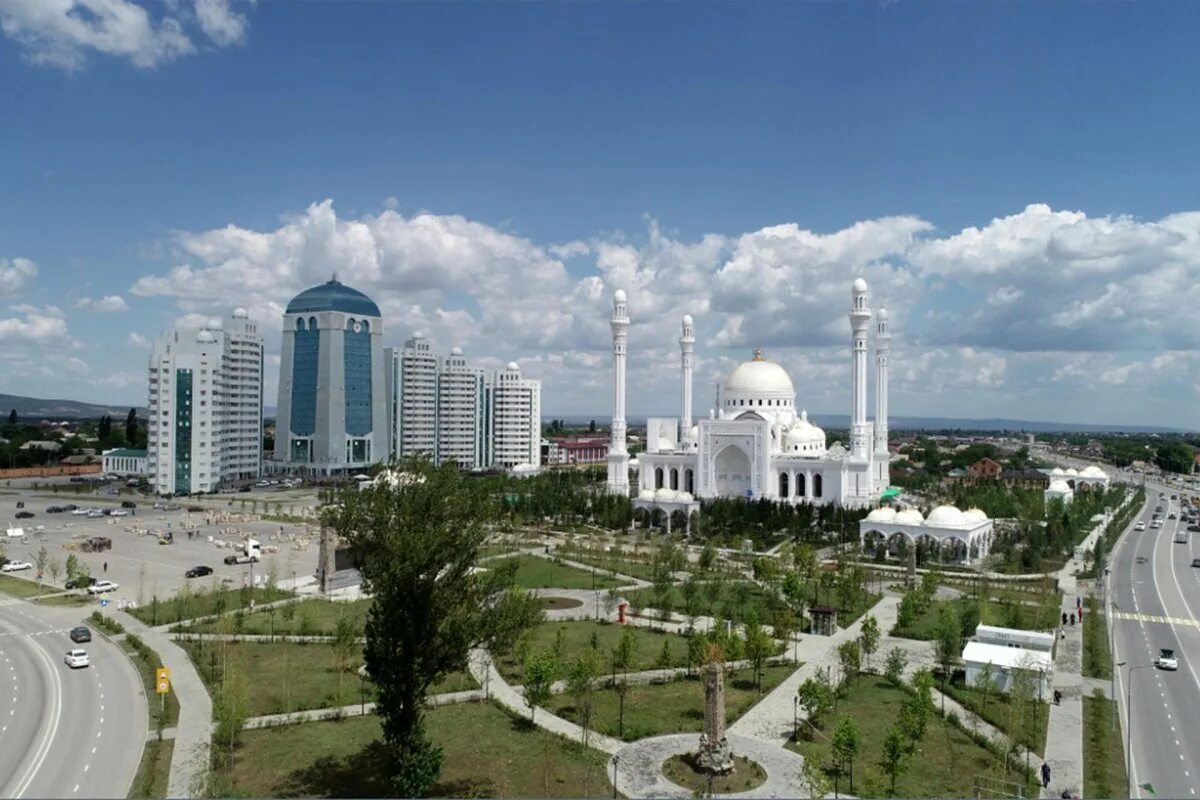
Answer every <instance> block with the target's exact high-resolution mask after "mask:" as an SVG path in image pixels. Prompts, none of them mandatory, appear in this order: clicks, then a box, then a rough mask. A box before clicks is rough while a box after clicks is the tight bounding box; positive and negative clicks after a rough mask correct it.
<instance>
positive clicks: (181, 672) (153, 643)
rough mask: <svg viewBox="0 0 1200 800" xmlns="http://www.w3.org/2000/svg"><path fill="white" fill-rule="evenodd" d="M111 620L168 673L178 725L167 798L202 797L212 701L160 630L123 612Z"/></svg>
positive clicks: (187, 660)
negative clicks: (152, 653)
mask: <svg viewBox="0 0 1200 800" xmlns="http://www.w3.org/2000/svg"><path fill="white" fill-rule="evenodd" d="M112 617H113V619H115V620H116V621H117V622H119V623H121V625H123V626H124V627H125V630H126V631H127V632H128V633H130V634H134V635H136V636H138V637H140V638H141V640H142V641H144V642H145V643H146V644H147V646H149V647H150V648H152V649H153V650H154V651H155V652H156V653H158V655H159V658H161V659H162V665H163V666H164V667H166V668H168V669H169V670H171V691H173V692H174V693H175V697H176V699H178V700H179V722H178V723H176V726H175V750H174V751H173V753H172V755H171V772H170V778H169V779H168V782H167V796H168V797H195V796H197V795H202V794H203V789H204V782H205V780H206V778H207V776H208V764H209V748H210V745H211V740H212V735H211V731H212V724H213V715H212V698H210V697H209V696H208V690H207V689H206V688H205V686H204V681H202V680H201V679H200V674H199V673H198V672H196V668H195V666H194V665H193V664H192V660H191V659H190V658H189V657H188V654H187V653H185V652H184V651H183V649H182V648H181V647H180V646H179V645H177V644H175V642H173V641H171V639H170V638H168V636H167V635H166V634H165V633H163V632H162V631H159V630H156V629H154V628H151V627H150V626H148V625H146V624H145V623H144V622H142V621H141V620H139V619H138V618H137V617H134V616H133V615H132V614H129V613H127V612H125V611H114V612H112Z"/></svg>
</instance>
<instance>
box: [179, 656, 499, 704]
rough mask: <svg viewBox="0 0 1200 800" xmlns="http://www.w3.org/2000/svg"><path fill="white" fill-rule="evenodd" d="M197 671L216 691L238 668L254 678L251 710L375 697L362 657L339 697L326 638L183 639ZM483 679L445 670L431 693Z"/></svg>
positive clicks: (468, 685) (345, 676)
mask: <svg viewBox="0 0 1200 800" xmlns="http://www.w3.org/2000/svg"><path fill="white" fill-rule="evenodd" d="M179 644H180V646H181V647H183V648H184V650H186V651H187V653H188V655H189V656H191V658H192V662H193V663H194V664H195V665H196V671H197V672H199V673H200V677H201V678H202V679H203V680H204V683H205V684H206V685H207V686H208V687H209V691H210V692H215V689H216V686H217V684H219V683H220V682H221V676H222V675H223V674H225V672H226V671H228V672H237V673H239V674H241V675H246V676H249V677H250V678H251V679H252V680H253V681H254V690H253V691H251V692H250V693H249V697H248V699H249V713H250V716H253V717H258V716H263V715H266V714H284V713H289V712H292V711H303V710H307V709H310V708H330V707H333V706H338V705H353V704H355V703H358V702H362V701H364V700H365V701H366V702H371V701H372V700H374V699H375V688H374V686H373V685H372V684H371V682H370V681H365V682H364V681H360V679H359V676H358V671H357V670H358V667H359V666H360V665H361V664H362V659H361V657H359V658H357V659H355V661H354V663H353V665H352V666H351V669H350V671H348V672H346V673H344V674H343V675H342V676H341V681H340V685H341V689H340V691H341V695H340V698H339V695H338V692H339V688H338V686H339V681H338V673H337V670H336V668H335V665H334V660H333V649H332V648H331V647H330V646H329V645H327V644H295V643H290V642H274V643H269V642H236V643H229V644H222V643H219V642H218V643H213V642H207V643H201V642H180V643H179ZM477 688H479V684H477V683H476V682H475V679H474V678H472V677H471V676H470V675H469V674H468V673H466V672H455V673H451V674H449V675H447V676H445V677H444V678H443V679H442V680H441V681H440V682H439V683H438V684H436V685H435V686H433V687H431V688H430V690H429V693H430V694H431V695H432V694H441V693H443V692H460V691H465V690H467V689H477Z"/></svg>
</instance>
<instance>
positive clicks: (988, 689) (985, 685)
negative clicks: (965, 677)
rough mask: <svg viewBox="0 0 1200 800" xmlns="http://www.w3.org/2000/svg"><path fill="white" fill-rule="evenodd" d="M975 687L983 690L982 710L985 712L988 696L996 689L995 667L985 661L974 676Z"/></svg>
mask: <svg viewBox="0 0 1200 800" xmlns="http://www.w3.org/2000/svg"><path fill="white" fill-rule="evenodd" d="M975 688H976V689H977V690H979V691H981V692H983V711H984V713H985V714H986V713H987V705H988V698H989V697H991V695H992V693H993V692H995V691H996V669H995V667H993V666H992V662H990V661H989V662H987V663H986V664H984V665H983V668H982V669H980V670H979V673H978V674H977V675H976V676H975Z"/></svg>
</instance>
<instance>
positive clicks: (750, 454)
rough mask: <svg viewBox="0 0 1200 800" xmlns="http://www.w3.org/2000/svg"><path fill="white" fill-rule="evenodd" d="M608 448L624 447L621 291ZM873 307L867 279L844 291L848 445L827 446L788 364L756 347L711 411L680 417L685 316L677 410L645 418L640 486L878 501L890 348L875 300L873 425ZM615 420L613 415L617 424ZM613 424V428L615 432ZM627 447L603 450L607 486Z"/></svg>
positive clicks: (856, 503) (686, 398) (795, 499)
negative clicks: (847, 305) (871, 400)
mask: <svg viewBox="0 0 1200 800" xmlns="http://www.w3.org/2000/svg"><path fill="white" fill-rule="evenodd" d="M614 307H615V313H614V316H613V321H612V328H613V359H614V387H613V393H614V398H613V399H614V420H613V448H614V450H616V448H617V447H618V445H619V446H620V453H621V454H624V452H625V450H624V447H625V436H624V431H625V423H624V410H625V400H624V376H625V353H626V341H625V335H626V330H627V329H628V326H629V318H628V314H627V311H626V304H625V296H624V293H623V292H618V300H617V301H616V302H615V303H614ZM870 318H871V311H870V309H869V308H868V307H867V285H866V283H865V282H864V281H863V280H862V279H861V278H859V279H857V280H856V281H855V282H854V286H853V291H852V293H851V311H850V322H851V333H852V335H851V341H850V345H851V366H852V371H851V376H852V378H851V387H850V389H851V424H850V448H849V450H847V449H846V448H844V447H842V446H841V445H834V446H833V447H826V440H825V432H824V431H823V430H821V429H820V428H818V427H817V426H816V425H813V424H812V423H811V422H809V421H808V415H807V413H806V412H804V411H803V410H802V409H798V407H797V403H796V390H795V388H794V386H793V385H792V380H791V377H790V376H789V375H788V374H787V371H786V370H784V369H783V367H781V366H779V365H778V364H776V363H774V362H771V361H768V360H767V359H766V358H765V357H764V355H763V353H762V351H761V350H759V351H755V353H754V357H753V359H752V360H750V361H746V362H743V363H742V364H739V365H738V366H737V368H735V369H734V370H733V372H732V373H730V375H729V377H728V378H726V380H725V382H724V384H723V385H719V386H718V391H717V398H718V399H717V408H716V410H715V412H714V413H713V414H712V415H711V417H710V418H709V419H702V420H700V421H699V423H697V424H690V423H688V422H685V419H686V417H688V416H689V414H690V410H691V409H690V405H691V398H690V390H689V389H690V385H691V364H692V357H693V354H692V347H691V342H690V341H689V340H692V339H693V334H692V319H691V317H685V318H684V320H683V332H684V335H683V336H682V337H681V338H680V350H681V367H682V370H681V371H682V374H683V389H684V390H683V393H682V394H683V398H682V399H683V402H682V406H683V412H684V413H683V417H682V418H681V419H679V420H671V419H651V420H648V422H647V437H646V452H645V453H643V454H640V455H639V470H638V487H637V488H638V496H639V498H646V497H649V495H646V494H644V493H645V492H657V491H658V490H659V489H663V488H666V489H669V490H672V491H683V492H687V493H689V494H692V495H694V496H695V497H697V498H713V497H745V498H751V499H757V498H763V499H768V500H778V501H783V502H788V503H813V504H817V505H825V504H840V505H844V506H850V507H862V506H868V505H871V504H873V503H875V502H878V499H879V496H880V494H881V493H882V492H883V490H884V489H886V488H887V481H888V474H889V472H888V466H887V462H888V460H889V459H890V455H889V453H888V449H887V420H886V414H887V374H888V364H887V353H888V351H889V347H890V339H891V337H890V333H889V332H888V330H887V324H886V322H887V314H886V311H882V310H881V314H880V322H881V324H880V325H879V326H878V327H877V329H876V336H877V344H876V346H877V370H876V380H877V381H878V382H879V386H878V387H877V389H878V392H879V398H878V399H877V403H876V412H877V414H879V415H881V416H880V418H879V419H878V420H877V422H879V423H880V429H879V431H878V432H877V431H876V429H875V426H874V425H872V423H871V422H869V421H868V420H867V383H868V381H867V374H868V373H867V333H868V322H869V320H870ZM618 423H619V424H618ZM618 431H619V433H618ZM627 475H628V456H627V455H626V456H624V460H621V456H620V455H617V454H616V453H614V454H610V456H609V482H608V485H609V489H610V490H611V491H615V492H619V491H622V489H621V487H620V485H619V481H620V479H621V478H622V477H625V476H627Z"/></svg>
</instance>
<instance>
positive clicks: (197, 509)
mask: <svg viewBox="0 0 1200 800" xmlns="http://www.w3.org/2000/svg"><path fill="white" fill-rule="evenodd" d="M176 508H178V506H176ZM168 510H169V509H168ZM187 510H188V513H189V514H203V513H204V506H188V507H187Z"/></svg>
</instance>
